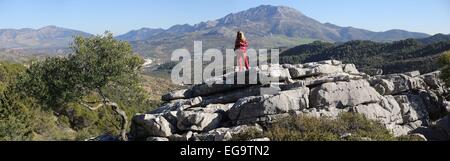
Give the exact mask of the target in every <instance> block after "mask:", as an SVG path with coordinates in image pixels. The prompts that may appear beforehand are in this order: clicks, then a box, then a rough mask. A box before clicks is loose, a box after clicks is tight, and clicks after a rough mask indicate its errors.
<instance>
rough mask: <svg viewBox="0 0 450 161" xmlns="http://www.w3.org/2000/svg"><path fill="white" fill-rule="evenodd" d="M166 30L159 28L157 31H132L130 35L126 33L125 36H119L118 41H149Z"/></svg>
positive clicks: (147, 29) (149, 29)
mask: <svg viewBox="0 0 450 161" xmlns="http://www.w3.org/2000/svg"><path fill="white" fill-rule="evenodd" d="M164 31H165V30H164V29H161V28H157V29H151V28H141V29H139V30H132V31H130V32H128V33H125V34H123V35H120V36H117V37H116V38H117V39H120V40H126V41H137V40H147V39H150V38H152V37H153V36H155V35H157V34H159V33H161V32H164Z"/></svg>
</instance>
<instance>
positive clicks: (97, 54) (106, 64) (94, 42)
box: [21, 32, 143, 140]
mask: <svg viewBox="0 0 450 161" xmlns="http://www.w3.org/2000/svg"><path fill="white" fill-rule="evenodd" d="M71 49H72V51H73V53H72V54H70V55H69V56H67V57H53V58H48V59H46V60H44V61H40V62H36V63H33V64H32V65H31V66H30V67H29V68H28V70H27V71H26V73H27V74H25V77H24V78H23V79H22V83H21V86H22V87H21V88H23V92H24V93H25V94H27V95H30V96H33V97H34V98H36V100H37V101H39V102H40V103H41V104H43V106H44V107H47V108H50V109H57V108H59V107H61V106H62V105H65V104H67V103H73V102H75V103H79V104H81V105H83V106H85V107H86V108H88V109H90V110H93V111H95V110H98V109H99V108H102V107H110V108H111V109H112V110H113V111H114V112H115V113H117V114H118V115H119V116H120V117H121V134H120V136H121V139H123V140H126V139H127V137H126V127H127V124H128V121H127V120H128V118H127V115H126V113H125V111H124V110H122V109H121V108H120V107H119V105H118V104H117V103H116V102H115V101H113V100H110V97H108V95H107V94H106V93H105V92H104V91H105V90H106V89H134V88H135V87H136V86H139V82H140V75H139V69H140V67H141V66H142V64H143V60H142V58H140V57H139V56H137V55H135V54H133V52H132V48H131V46H130V45H129V44H128V43H127V42H124V41H119V40H116V39H114V37H113V35H112V34H111V33H109V32H106V33H105V34H104V35H97V36H92V37H88V38H84V37H81V36H77V37H75V38H74V41H73V43H72V45H71ZM93 96H95V97H93Z"/></svg>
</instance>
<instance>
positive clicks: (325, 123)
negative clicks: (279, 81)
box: [233, 113, 421, 141]
mask: <svg viewBox="0 0 450 161" xmlns="http://www.w3.org/2000/svg"><path fill="white" fill-rule="evenodd" d="M261 137H268V138H270V139H271V140H272V141H396V140H398V141H418V140H421V139H418V137H417V136H409V135H408V136H401V137H394V136H393V135H392V134H391V133H390V132H389V130H387V129H386V128H385V127H384V125H382V124H381V123H379V122H377V121H373V120H369V119H367V118H366V117H365V116H363V115H361V114H357V113H341V114H339V116H338V117H337V118H336V119H331V118H328V117H321V118H317V117H311V116H305V115H300V116H291V117H287V118H283V119H280V120H277V121H276V122H274V123H272V124H270V125H268V126H267V130H266V131H265V132H264V133H260V132H258V131H251V130H250V131H247V132H245V133H242V134H239V135H237V136H235V137H234V138H233V140H249V139H252V138H261Z"/></svg>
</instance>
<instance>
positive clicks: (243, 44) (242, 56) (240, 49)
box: [234, 31, 250, 71]
mask: <svg viewBox="0 0 450 161" xmlns="http://www.w3.org/2000/svg"><path fill="white" fill-rule="evenodd" d="M247 47H248V41H247V40H246V39H245V36H244V33H243V32H241V31H238V32H237V36H236V42H235V44H234V51H235V52H236V54H237V55H236V61H237V64H238V65H239V71H242V61H244V64H245V68H246V69H247V70H248V69H249V68H250V65H249V62H248V57H247Z"/></svg>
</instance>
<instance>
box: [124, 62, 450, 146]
mask: <svg viewBox="0 0 450 161" xmlns="http://www.w3.org/2000/svg"><path fill="white" fill-rule="evenodd" d="M252 71H253V72H255V73H257V74H260V75H262V77H258V78H256V79H253V80H252V78H248V77H247V78H245V82H246V83H245V84H221V82H223V81H224V80H232V81H235V82H236V79H237V78H236V75H239V74H242V75H246V76H249V75H250V73H251V72H252ZM439 74H440V72H439V71H436V72H433V73H428V74H423V75H421V74H420V73H419V72H418V71H414V72H409V73H400V74H390V75H376V76H370V75H367V74H365V73H362V72H359V71H358V70H357V68H356V67H355V65H353V64H344V63H342V62H340V61H337V60H327V61H321V62H311V63H305V64H282V65H278V64H275V65H266V66H260V67H257V68H252V69H251V70H250V71H245V72H235V73H228V74H225V75H223V76H219V77H216V78H214V79H210V80H207V81H205V83H204V84H199V85H193V86H191V87H189V88H187V89H184V90H178V91H173V92H170V93H168V94H166V95H164V96H163V97H162V100H164V101H166V103H165V104H163V105H162V106H161V107H159V108H157V109H155V110H154V111H149V112H148V113H147V114H137V115H135V116H134V117H133V119H132V126H131V131H130V136H131V137H132V138H134V139H140V140H156V141H164V140H171V141H188V140H209V141H227V140H233V138H234V137H236V136H237V135H238V134H239V133H242V132H245V131H248V130H253V131H261V132H262V131H263V129H264V128H262V127H261V125H264V124H267V123H270V122H273V121H276V120H277V119H278V118H283V117H286V116H290V115H292V114H295V115H298V114H304V115H309V116H314V117H331V118H333V117H336V116H337V115H338V114H339V113H341V112H356V113H360V114H363V115H365V116H366V117H367V118H369V119H373V120H378V121H379V122H381V123H382V124H383V125H385V127H386V128H387V129H389V130H390V131H391V132H392V134H394V135H395V136H400V135H406V134H420V135H421V136H422V135H423V136H424V137H426V138H427V139H428V140H438V139H437V138H443V137H442V136H447V138H448V134H449V132H450V130H449V129H450V128H449V127H450V124H449V121H448V120H449V119H448V118H449V116H448V112H449V109H450V103H449V102H448V101H447V100H446V99H445V96H446V95H447V94H448V89H447V87H445V86H444V84H443V82H442V81H441V80H439ZM274 78H275V79H274ZM267 80H277V81H276V82H269V81H267ZM249 82H253V83H249ZM435 127H439V129H440V131H439V132H438V133H439V135H438V136H434V135H436V133H433V132H434V131H433V130H430V129H436V128H435ZM254 140H255V141H258V140H259V141H262V140H268V139H267V138H254Z"/></svg>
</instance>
